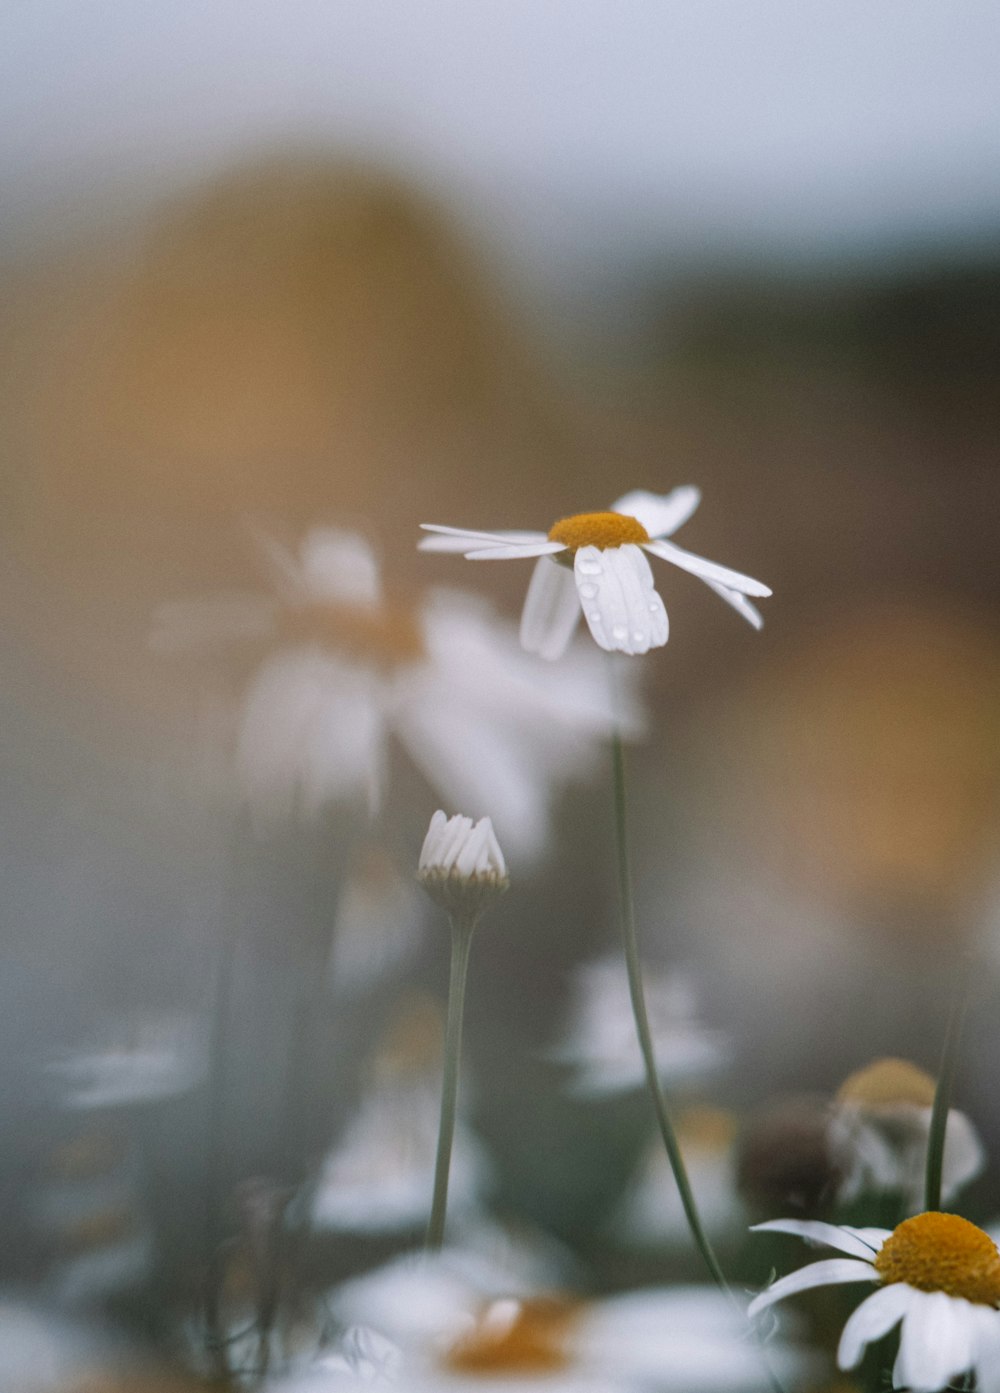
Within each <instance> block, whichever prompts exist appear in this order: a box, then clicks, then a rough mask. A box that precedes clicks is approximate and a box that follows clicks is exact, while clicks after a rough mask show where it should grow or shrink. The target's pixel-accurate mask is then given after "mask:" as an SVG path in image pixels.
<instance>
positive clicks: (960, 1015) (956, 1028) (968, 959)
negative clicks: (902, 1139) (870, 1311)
mask: <svg viewBox="0 0 1000 1393" xmlns="http://www.w3.org/2000/svg"><path fill="white" fill-rule="evenodd" d="M974 966H975V958H974V956H973V954H971V953H965V954H963V956H962V959H961V962H960V963H959V967H958V973H957V977H956V982H955V992H954V996H953V997H952V1002H951V1011H950V1012H949V1015H948V1026H947V1029H946V1030H945V1036H944V1047H943V1049H942V1051H941V1067H940V1069H939V1071H938V1080H937V1088H936V1089H935V1090H934V1106H933V1107H932V1109H931V1127H930V1134H929V1136H928V1138H927V1176H926V1181H925V1184H924V1208H925V1209H926V1210H928V1211H931V1210H939V1209H940V1208H941V1177H942V1174H943V1171H944V1147H945V1138H946V1133H947V1130H948V1111H949V1108H950V1107H951V1090H952V1086H953V1084H954V1082H955V1068H956V1066H957V1063H958V1047H959V1043H960V1041H961V1038H962V1027H963V1025H964V1024H965V1014H966V1011H967V1009H968V1005H969V990H970V988H971V986H972V979H973V975H974V973H973V969H974Z"/></svg>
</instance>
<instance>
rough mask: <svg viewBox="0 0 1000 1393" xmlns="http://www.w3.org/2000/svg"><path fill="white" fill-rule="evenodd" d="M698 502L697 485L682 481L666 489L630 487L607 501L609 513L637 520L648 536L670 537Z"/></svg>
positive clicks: (699, 490)
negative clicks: (619, 496) (661, 490)
mask: <svg viewBox="0 0 1000 1393" xmlns="http://www.w3.org/2000/svg"><path fill="white" fill-rule="evenodd" d="M700 502H701V489H696V488H695V487H694V485H693V484H683V485H682V486H681V487H680V488H676V489H671V491H670V493H650V492H649V490H648V489H632V490H631V492H630V493H624V494H622V496H621V498H619V499H618V500H617V501H616V502H615V503H612V505H611V511H612V512H613V513H624V514H625V516H626V517H630V518H635V520H636V522H641V523H642V525H643V527H644V528H645V529H646V531H647V532H648V533H649V535H650V536H651V537H670V536H672V535H673V533H675V532H676V531H677V529H678V527H682V526H683V525H684V523H686V522H687V520H688V518H689V517H691V515H692V513H694V511H695V509H696V508H697V507H698V504H699V503H700Z"/></svg>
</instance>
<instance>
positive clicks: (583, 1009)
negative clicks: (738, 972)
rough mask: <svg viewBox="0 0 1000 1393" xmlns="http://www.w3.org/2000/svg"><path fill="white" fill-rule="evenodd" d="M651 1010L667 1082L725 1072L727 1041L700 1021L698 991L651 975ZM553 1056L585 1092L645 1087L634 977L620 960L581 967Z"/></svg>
mask: <svg viewBox="0 0 1000 1393" xmlns="http://www.w3.org/2000/svg"><path fill="white" fill-rule="evenodd" d="M645 989H646V1012H647V1015H648V1017H649V1026H650V1030H651V1031H652V1035H653V1047H654V1049H655V1052H656V1063H657V1068H658V1070H659V1073H660V1077H661V1079H662V1080H663V1081H664V1082H666V1083H671V1084H675V1085H676V1084H678V1083H684V1082H686V1081H690V1080H693V1079H697V1078H701V1077H703V1076H704V1075H705V1074H707V1073H711V1072H712V1071H713V1070H715V1069H718V1068H719V1067H721V1066H722V1065H723V1064H724V1063H725V1061H726V1059H727V1057H728V1049H727V1045H726V1041H725V1038H724V1037H723V1035H722V1034H721V1033H720V1032H719V1031H716V1030H710V1029H709V1028H708V1027H706V1026H704V1025H702V1023H701V1022H700V1020H699V1019H698V1013H697V1003H696V998H695V993H694V989H693V987H692V985H691V983H690V981H688V980H687V979H686V978H685V977H683V976H682V975H680V974H677V973H666V972H656V971H652V972H651V971H649V970H648V969H646V971H645ZM548 1054H549V1057H550V1058H552V1059H555V1060H558V1061H560V1062H563V1063H565V1064H568V1065H570V1066H572V1068H573V1076H572V1081H571V1085H570V1086H571V1088H572V1090H573V1092H575V1093H578V1094H583V1095H590V1096H599V1095H602V1094H610V1093H620V1092H626V1091H629V1090H631V1089H637V1088H641V1087H642V1086H643V1085H644V1082H645V1069H644V1065H643V1060H642V1051H641V1050H640V1048H639V1041H638V1038H637V1036H636V1030H635V1017H634V1015H633V1013H632V1001H631V997H630V995H629V986H628V977H627V975H626V972H625V967H624V964H623V963H622V961H621V959H620V958H617V957H608V958H599V959H596V960H594V961H592V962H588V963H584V964H582V965H581V966H580V967H578V968H576V969H575V971H574V973H573V976H572V980H571V988H570V1002H569V1012H568V1019H567V1022H566V1025H565V1029H564V1031H563V1034H562V1038H561V1040H560V1041H559V1042H558V1043H557V1044H556V1045H555V1046H554V1047H553V1048H552V1049H551V1050H549V1051H548Z"/></svg>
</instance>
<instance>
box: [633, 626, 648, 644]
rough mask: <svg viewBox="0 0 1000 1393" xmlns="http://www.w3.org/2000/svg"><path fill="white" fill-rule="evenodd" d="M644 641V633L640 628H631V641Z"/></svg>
mask: <svg viewBox="0 0 1000 1393" xmlns="http://www.w3.org/2000/svg"><path fill="white" fill-rule="evenodd" d="M645 641H646V635H645V634H644V633H643V632H642V630H641V629H633V630H632V642H633V643H644V642H645Z"/></svg>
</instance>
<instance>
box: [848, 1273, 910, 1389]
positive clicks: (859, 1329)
mask: <svg viewBox="0 0 1000 1393" xmlns="http://www.w3.org/2000/svg"><path fill="white" fill-rule="evenodd" d="M910 1291H911V1289H910V1287H908V1286H906V1285H905V1284H904V1283H903V1282H893V1283H892V1284H891V1285H890V1286H887V1287H881V1288H880V1289H879V1290H878V1291H876V1292H873V1293H872V1294H871V1296H866V1297H865V1299H864V1301H862V1303H861V1305H860V1306H859V1307H858V1308H857V1310H856V1311H855V1312H854V1313H853V1315H851V1316H849V1317H848V1320H847V1324H846V1325H845V1326H844V1331H843V1334H842V1335H841V1337H840V1344H839V1346H838V1348H837V1363H838V1365H839V1366H840V1368H841V1369H853V1368H854V1367H855V1366H856V1365H857V1364H860V1363H861V1358H862V1356H863V1354H864V1352H865V1347H866V1346H867V1345H869V1344H871V1342H872V1341H873V1340H881V1338H882V1336H883V1335H886V1334H888V1332H889V1331H890V1330H891V1329H892V1327H893V1326H894V1325H895V1324H896V1322H897V1321H899V1320H902V1318H903V1315H904V1313H905V1312H906V1311H907V1310H908V1309H909V1306H910Z"/></svg>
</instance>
